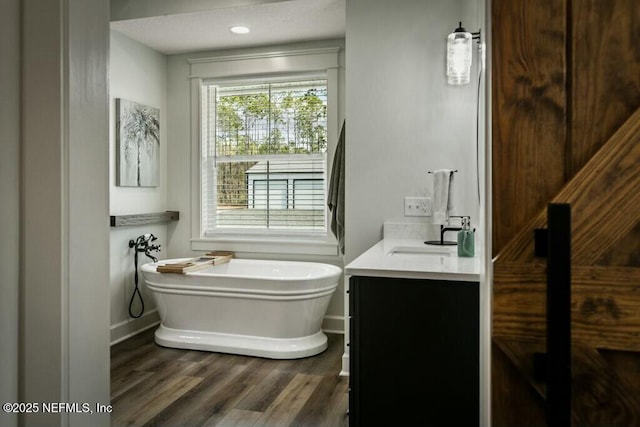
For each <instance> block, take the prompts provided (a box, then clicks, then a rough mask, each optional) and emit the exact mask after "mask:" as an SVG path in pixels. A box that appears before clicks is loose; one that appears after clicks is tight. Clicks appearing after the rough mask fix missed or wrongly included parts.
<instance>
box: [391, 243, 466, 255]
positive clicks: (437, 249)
mask: <svg viewBox="0 0 640 427" xmlns="http://www.w3.org/2000/svg"><path fill="white" fill-rule="evenodd" d="M454 253H455V247H454V248H452V247H451V246H446V247H445V246H428V245H424V246H394V247H393V248H391V250H390V251H389V252H388V255H436V256H452V255H453V254H454Z"/></svg>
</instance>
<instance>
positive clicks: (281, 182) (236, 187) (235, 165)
mask: <svg viewBox="0 0 640 427" xmlns="http://www.w3.org/2000/svg"><path fill="white" fill-rule="evenodd" d="M202 101H203V105H202V106H203V113H204V115H203V129H202V131H203V135H202V137H203V138H202V140H203V141H204V143H203V144H202V161H203V165H202V166H203V167H202V173H203V177H202V196H203V197H202V214H203V218H202V220H203V221H202V223H203V225H204V226H205V233H204V234H205V236H207V235H208V236H212V235H215V234H219V233H224V232H240V233H242V232H261V233H263V232H266V233H285V234H289V233H296V234H298V233H303V234H306V233H314V234H317V233H326V216H327V215H326V204H325V200H326V150H327V83H326V80H306V81H290V82H275V83H265V84H247V85H229V86H223V85H213V84H208V85H205V87H204V90H203V100H202Z"/></svg>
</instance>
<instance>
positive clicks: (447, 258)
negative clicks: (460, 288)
mask: <svg viewBox="0 0 640 427" xmlns="http://www.w3.org/2000/svg"><path fill="white" fill-rule="evenodd" d="M429 251H433V252H429ZM457 251H458V249H457V246H429V245H425V243H424V241H423V240H417V239H393V238H391V239H390V238H385V239H383V240H381V241H379V242H378V243H377V244H375V245H374V246H372V247H371V248H369V249H368V250H367V251H366V252H364V253H363V254H362V255H360V256H359V257H358V258H356V259H355V260H353V261H352V262H351V263H349V264H348V265H347V266H346V267H345V273H346V274H348V275H352V276H370V277H398V278H407V279H435V280H456V281H465V282H479V281H480V266H481V262H480V257H479V256H478V254H477V253H476V256H475V257H473V258H464V257H458V252H457ZM438 252H439V253H438Z"/></svg>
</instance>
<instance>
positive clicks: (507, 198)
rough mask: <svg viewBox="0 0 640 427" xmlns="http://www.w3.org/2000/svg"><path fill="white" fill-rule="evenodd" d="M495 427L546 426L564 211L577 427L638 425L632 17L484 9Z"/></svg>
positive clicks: (527, 6) (638, 179)
mask: <svg viewBox="0 0 640 427" xmlns="http://www.w3.org/2000/svg"><path fill="white" fill-rule="evenodd" d="M491 18H492V27H493V39H492V43H493V44H492V53H493V57H492V67H493V76H492V85H493V94H492V97H493V108H492V116H493V119H492V120H493V123H492V126H493V159H492V160H493V171H492V172H493V232H494V235H493V250H494V253H493V256H494V283H493V318H492V322H493V331H492V338H493V343H492V418H493V425H494V426H514V425H518V426H526V425H535V426H537V425H545V424H546V421H545V416H544V397H545V385H544V382H541V381H538V380H536V379H535V377H534V375H533V354H534V353H536V352H544V349H545V342H544V340H545V333H546V322H545V294H546V270H545V269H546V260H544V259H538V258H535V257H534V254H533V243H534V242H533V230H534V229H535V228H542V227H544V226H545V221H546V216H545V207H546V205H547V203H549V202H559V203H570V204H571V205H572V236H573V237H572V248H573V252H572V301H571V304H572V309H571V316H572V343H571V344H572V420H573V424H574V425H575V426H636V425H640V3H638V0H538V1H529V0H492V16H491Z"/></svg>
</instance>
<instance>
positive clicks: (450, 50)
mask: <svg viewBox="0 0 640 427" xmlns="http://www.w3.org/2000/svg"><path fill="white" fill-rule="evenodd" d="M472 39H473V36H472V34H471V33H468V32H466V31H465V30H464V28H462V27H459V28H457V29H456V30H455V31H454V32H453V33H451V34H449V36H448V37H447V82H448V83H449V84H450V85H465V84H467V83H469V82H470V81H471V44H472Z"/></svg>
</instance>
